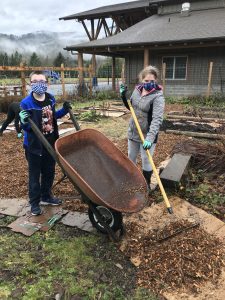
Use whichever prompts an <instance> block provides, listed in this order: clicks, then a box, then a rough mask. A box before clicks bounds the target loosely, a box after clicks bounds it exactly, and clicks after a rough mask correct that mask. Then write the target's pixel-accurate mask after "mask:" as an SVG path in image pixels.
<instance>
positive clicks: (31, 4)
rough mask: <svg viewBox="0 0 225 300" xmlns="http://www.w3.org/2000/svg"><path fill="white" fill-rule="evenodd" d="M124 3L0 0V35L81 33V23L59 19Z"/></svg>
mask: <svg viewBox="0 0 225 300" xmlns="http://www.w3.org/2000/svg"><path fill="white" fill-rule="evenodd" d="M123 2H130V1H128V0H104V1H103V0H97V1H92V0H83V1H74V0H73V1H65V0H35V1H34V0H33V1H32V0H1V27H0V33H6V34H16V35H21V34H25V33H28V32H35V31H45V30H47V31H53V32H75V31H76V32H82V34H83V36H84V37H85V36H86V34H85V32H84V29H83V27H82V25H81V24H79V23H77V22H75V21H74V20H71V21H63V20H62V21H59V18H60V17H64V16H67V15H71V14H75V13H79V12H82V11H86V10H89V9H93V8H97V7H100V6H105V5H112V4H117V3H123Z"/></svg>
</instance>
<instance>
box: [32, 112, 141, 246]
mask: <svg viewBox="0 0 225 300" xmlns="http://www.w3.org/2000/svg"><path fill="white" fill-rule="evenodd" d="M70 117H71V119H72V121H73V123H74V126H75V128H76V129H77V131H76V132H74V133H71V134H69V135H66V136H64V137H61V138H59V139H58V140H57V141H56V143H55V150H54V149H53V148H52V147H51V146H50V144H49V143H48V142H47V140H46V139H45V138H44V136H43V135H42V133H41V132H40V131H39V129H38V128H37V127H36V126H35V124H34V123H33V122H32V120H31V119H29V122H30V124H31V127H32V129H33V131H34V132H35V134H36V135H37V136H38V137H39V139H40V140H41V142H42V143H43V145H44V146H45V148H46V149H47V150H48V151H49V153H50V154H51V155H52V156H53V157H54V159H55V160H56V162H57V163H58V164H59V166H60V167H61V169H62V172H63V173H64V174H65V176H66V177H67V178H68V179H69V180H70V181H71V183H72V184H73V185H74V187H75V188H76V189H77V190H78V191H79V192H80V193H81V197H82V200H83V201H84V202H85V203H86V204H88V207H89V209H88V214H89V218H90V221H91V223H92V225H93V226H94V227H95V228H96V229H97V230H98V231H101V232H103V233H108V234H109V235H110V236H111V237H112V238H113V239H114V240H116V239H117V238H116V235H115V232H116V231H118V230H121V231H122V228H123V222H122V213H134V212H138V211H140V210H142V209H143V208H144V206H145V204H146V196H147V185H146V181H145V178H144V177H143V175H142V173H141V171H140V170H139V169H138V168H137V167H136V165H135V164H134V163H133V162H132V161H131V160H129V159H128V157H127V156H126V155H125V154H123V153H122V152H121V151H120V150H119V149H118V148H117V147H116V146H115V145H114V144H113V143H112V142H111V141H110V140H109V139H108V138H107V137H106V136H104V135H103V134H102V133H100V132H99V131H97V130H95V129H84V130H80V127H79V125H78V123H77V121H76V119H75V117H74V115H73V113H72V111H71V110H70Z"/></svg>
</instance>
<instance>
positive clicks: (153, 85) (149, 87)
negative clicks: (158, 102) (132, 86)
mask: <svg viewBox="0 0 225 300" xmlns="http://www.w3.org/2000/svg"><path fill="white" fill-rule="evenodd" d="M157 86H158V85H157V83H156V82H155V81H154V80H151V81H150V82H145V83H143V88H144V89H145V90H146V91H149V92H150V91H151V90H153V89H156V88H157Z"/></svg>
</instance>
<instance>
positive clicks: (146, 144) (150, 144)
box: [143, 140, 152, 150]
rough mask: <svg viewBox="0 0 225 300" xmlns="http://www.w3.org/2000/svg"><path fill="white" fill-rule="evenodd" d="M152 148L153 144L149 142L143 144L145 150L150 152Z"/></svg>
mask: <svg viewBox="0 0 225 300" xmlns="http://www.w3.org/2000/svg"><path fill="white" fill-rule="evenodd" d="M151 146H152V143H151V142H149V141H146V140H145V141H144V143H143V148H144V149H145V150H149V149H150V148H151Z"/></svg>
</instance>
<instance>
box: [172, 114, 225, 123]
mask: <svg viewBox="0 0 225 300" xmlns="http://www.w3.org/2000/svg"><path fill="white" fill-rule="evenodd" d="M166 118H167V119H168V120H169V119H177V120H187V121H196V122H219V123H225V119H220V118H201V117H192V116H181V115H169V114H167V115H166Z"/></svg>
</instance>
